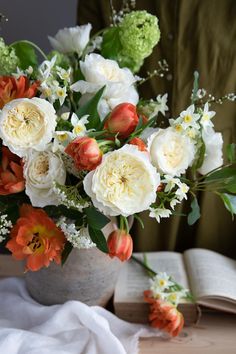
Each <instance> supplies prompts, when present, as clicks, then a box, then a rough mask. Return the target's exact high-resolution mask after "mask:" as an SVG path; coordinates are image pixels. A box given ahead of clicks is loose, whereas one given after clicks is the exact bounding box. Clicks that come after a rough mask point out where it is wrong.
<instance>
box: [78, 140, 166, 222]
mask: <svg viewBox="0 0 236 354" xmlns="http://www.w3.org/2000/svg"><path fill="white" fill-rule="evenodd" d="M159 184H160V175H159V174H158V173H157V172H156V169H155V168H154V167H153V166H152V164H151V163H150V161H149V158H148V155H147V154H146V153H143V152H141V151H139V150H138V149H137V147H135V146H132V145H125V146H123V147H122V148H121V149H119V150H116V151H113V152H110V153H107V154H105V155H104V156H103V160H102V163H101V164H100V165H99V166H98V167H97V168H96V170H95V171H91V172H90V173H89V174H87V176H86V177H85V179H84V189H85V192H86V193H87V194H88V195H89V196H90V197H91V199H92V202H93V204H94V206H95V207H97V208H98V209H99V210H100V211H101V212H102V213H104V214H105V215H109V216H116V215H123V216H129V215H132V214H134V213H139V212H141V211H143V210H146V209H148V208H149V207H150V205H151V204H152V203H154V202H155V200H156V190H157V187H158V185H159Z"/></svg>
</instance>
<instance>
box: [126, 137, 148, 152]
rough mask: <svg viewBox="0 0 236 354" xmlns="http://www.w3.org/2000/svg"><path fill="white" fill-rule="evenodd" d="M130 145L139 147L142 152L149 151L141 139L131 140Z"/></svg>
mask: <svg viewBox="0 0 236 354" xmlns="http://www.w3.org/2000/svg"><path fill="white" fill-rule="evenodd" d="M129 144H131V145H135V146H137V147H138V149H139V150H140V151H147V147H146V145H145V143H144V141H143V140H142V139H140V138H133V139H131V140H130V141H129Z"/></svg>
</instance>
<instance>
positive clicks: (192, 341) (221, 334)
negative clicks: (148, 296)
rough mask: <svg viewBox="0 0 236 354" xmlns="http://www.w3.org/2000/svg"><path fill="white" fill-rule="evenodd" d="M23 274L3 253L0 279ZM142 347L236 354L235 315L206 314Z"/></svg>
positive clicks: (149, 351) (145, 351)
mask: <svg viewBox="0 0 236 354" xmlns="http://www.w3.org/2000/svg"><path fill="white" fill-rule="evenodd" d="M22 274H23V266H21V265H20V263H19V262H15V261H14V260H13V259H12V258H11V257H9V256H4V255H0V278H1V277H4V276H5V277H6V276H7V277H8V276H21V275H22ZM139 348H140V352H139V354H236V315H231V314H224V313H203V314H202V317H201V319H200V322H199V324H198V325H195V326H192V327H185V328H184V329H183V331H182V332H181V334H180V335H179V336H178V337H177V338H173V339H171V340H163V339H159V338H147V339H141V340H140V345H139ZM101 354H102V353H101ZM111 354H112V353H111Z"/></svg>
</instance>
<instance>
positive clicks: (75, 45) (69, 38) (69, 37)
mask: <svg viewBox="0 0 236 354" xmlns="http://www.w3.org/2000/svg"><path fill="white" fill-rule="evenodd" d="M91 29H92V26H91V24H90V23H88V24H87V25H83V26H76V27H70V28H64V29H60V30H59V31H58V32H57V34H56V35H55V37H51V36H49V37H48V39H49V41H50V43H51V46H52V47H53V48H54V49H55V50H57V51H58V52H60V53H72V52H76V53H78V55H79V56H81V55H82V53H83V50H84V49H85V47H86V46H87V44H88V42H89V36H90V31H91Z"/></svg>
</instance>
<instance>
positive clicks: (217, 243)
mask: <svg viewBox="0 0 236 354" xmlns="http://www.w3.org/2000/svg"><path fill="white" fill-rule="evenodd" d="M121 3H122V1H113V4H114V7H115V8H116V9H119V8H120V6H121ZM136 9H146V10H147V11H148V12H150V13H152V14H154V15H156V16H157V17H158V18H159V25H160V29H161V41H160V43H159V44H158V45H157V46H156V48H155V49H154V52H153V54H152V55H151V56H150V57H149V58H147V59H146V61H145V64H144V67H143V69H142V74H143V76H146V72H147V71H148V70H149V71H152V70H154V69H155V68H156V67H157V62H158V60H159V59H166V60H167V62H168V64H169V67H170V71H169V73H168V75H167V77H166V78H165V79H160V78H154V79H152V80H151V81H150V82H148V83H147V84H146V85H143V87H142V91H141V95H142V97H146V98H151V97H155V95H157V94H159V93H165V92H168V97H169V99H168V105H169V107H170V116H171V117H177V116H178V114H179V113H180V112H181V110H183V109H184V108H186V107H187V106H188V105H189V104H190V94H191V89H192V82H193V72H194V71H195V70H198V71H199V73H200V87H204V88H205V89H206V90H207V91H208V92H209V93H212V94H213V95H214V96H216V97H218V96H222V95H224V94H225V93H229V92H236V1H235V0H150V1H149V0H136ZM109 17H110V7H109V0H96V1H94V0H80V1H79V4H78V23H79V24H85V23H87V22H91V23H92V24H93V29H94V31H98V30H99V29H101V28H103V27H104V26H108V25H109V23H110V20H109ZM141 76H142V75H141ZM212 108H213V109H214V110H216V111H217V116H216V118H214V123H215V129H216V130H217V131H221V132H222V133H223V138H224V143H225V146H226V145H227V144H228V143H230V142H232V141H233V140H234V142H236V103H232V102H227V103H225V104H223V105H222V106H219V105H217V106H212ZM199 198H200V205H201V213H202V217H201V219H200V221H199V222H198V223H197V224H196V225H194V226H191V227H189V226H188V225H187V221H186V218H184V217H178V216H173V217H171V218H169V219H163V221H162V222H161V224H157V223H156V221H155V220H153V219H150V218H148V214H144V215H143V218H144V221H145V229H144V230H142V229H141V228H140V227H139V225H137V224H135V225H134V227H133V229H132V234H133V235H134V239H135V249H136V250H139V251H140V250H141V251H150V250H177V251H183V250H184V249H187V248H190V247H205V248H209V249H212V250H216V251H218V252H221V253H223V254H226V255H229V256H232V257H235V256H236V222H232V219H231V215H230V214H229V213H228V212H227V211H226V210H225V208H224V206H223V204H222V202H221V201H220V200H219V199H218V198H216V197H215V196H214V195H212V194H209V193H204V194H202V195H200V196H199ZM181 208H182V209H181V210H180V211H182V212H186V211H187V210H188V209H189V205H188V204H187V203H185V204H184V205H183V206H181Z"/></svg>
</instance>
